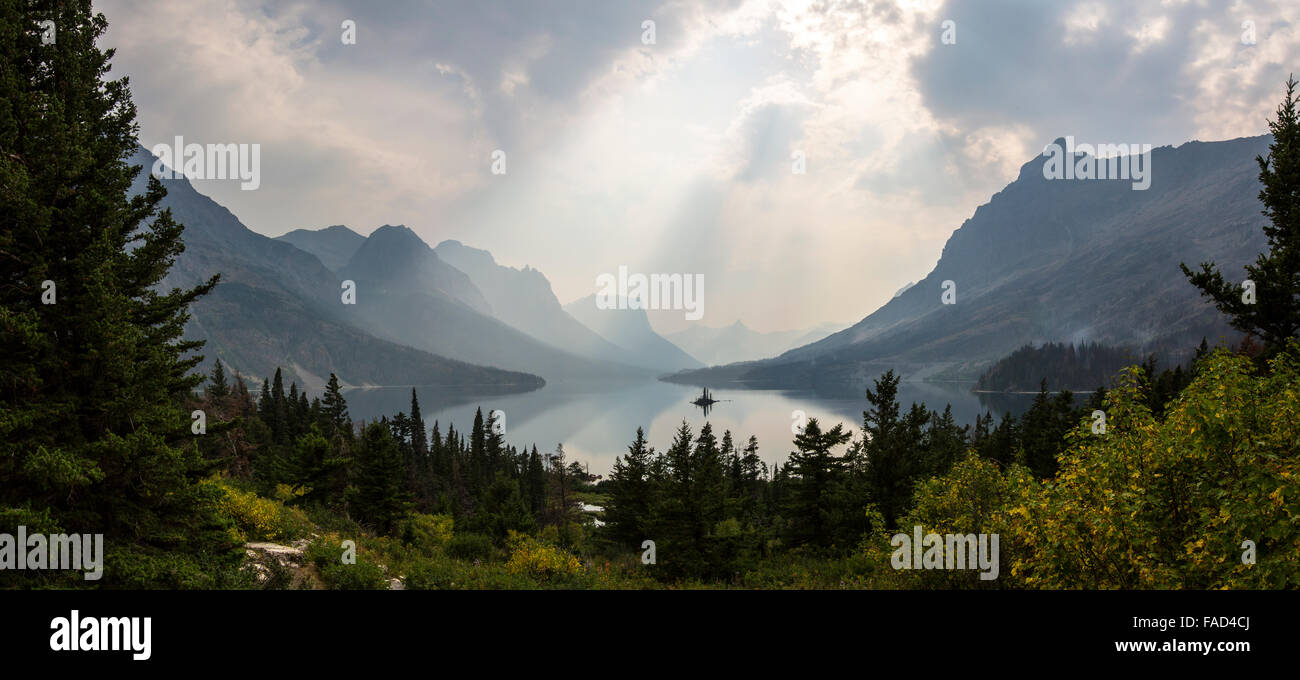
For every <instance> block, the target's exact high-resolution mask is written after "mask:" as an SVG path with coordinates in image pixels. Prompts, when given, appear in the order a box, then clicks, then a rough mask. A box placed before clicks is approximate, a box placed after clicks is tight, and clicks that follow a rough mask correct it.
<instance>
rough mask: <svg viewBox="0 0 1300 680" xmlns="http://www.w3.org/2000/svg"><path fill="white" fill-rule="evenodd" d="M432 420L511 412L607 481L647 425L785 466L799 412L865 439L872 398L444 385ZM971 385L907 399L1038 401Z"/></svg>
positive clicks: (943, 386) (912, 389)
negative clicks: (749, 447) (479, 411)
mask: <svg viewBox="0 0 1300 680" xmlns="http://www.w3.org/2000/svg"><path fill="white" fill-rule="evenodd" d="M415 389H416V391H417V392H418V394H419V397H420V410H421V412H422V414H423V415H424V420H425V423H426V424H427V425H428V426H429V427H430V428H432V427H433V423H434V421H435V420H436V421H438V423H439V426H440V428H441V432H442V433H443V434H444V435H446V433H447V424H448V423H452V424H454V425H455V426H456V429H457V430H458V431H465V432H468V430H469V429H470V427H471V426H472V425H473V423H474V411H475V409H476V408H478V407H480V406H481V407H482V408H483V413H484V417H486V416H487V414H488V413H489V412H490V411H492V410H495V409H499V410H501V411H504V412H505V433H506V441H507V442H508V443H509V444H511V445H513V446H516V447H519V448H523V447H525V446H526V447H529V448H531V447H532V445H533V444H536V445H537V449H538V451H541V452H543V453H546V452H551V451H554V450H555V448H556V446H557V445H559V444H563V445H564V451H565V455H566V456H567V458H568V459H569V460H577V461H579V462H582V463H585V464H587V465H588V466H589V469H590V471H591V472H592V473H593V474H598V475H607V474H608V473H609V469H610V467H611V466H612V465H613V464H614V457H615V456H621V455H624V454H626V453H627V447H628V445H629V444H631V442H632V440H633V438H635V436H636V429H637V428H638V427H643V428H645V430H646V436H647V438H648V439H649V441H650V444H651V445H653V446H654V447H655V449H656V450H660V451H662V450H664V449H667V448H668V446H669V444H671V443H672V437H673V433H674V432H675V430H676V429H677V427H678V426H679V425H681V422H682V420H686V421H687V422H688V423H690V425H691V430H692V431H693V432H697V433H698V432H699V429H700V427H701V426H702V425H704V423H705V422H706V420H707V421H708V422H711V423H712V424H713V429H714V431H715V433H716V434H717V436H718V438H719V439H721V437H722V432H723V430H728V429H729V430H731V433H732V436H733V438H734V439H735V441H736V444H737V446H738V447H739V446H743V445H744V444H745V442H747V441H748V440H749V436H750V435H751V434H752V435H756V436H757V437H758V445H759V455H760V456H762V458H763V460H764V461H766V462H767V464H768V465H769V466H771V465H772V464H773V463H774V462H784V461H785V459H786V456H787V455H788V453H789V451H790V448H791V440H792V439H793V433H792V431H791V427H792V425H793V423H794V420H793V416H792V412H793V411H796V410H802V411H803V412H805V413H806V414H807V416H808V417H809V418H817V419H818V421H819V422H821V423H822V425H823V427H824V428H825V427H833V426H834V425H835V423H841V422H842V423H844V425H845V427H846V428H851V429H852V430H853V431H854V433H855V436H856V434H857V433H858V432H859V431H860V430H861V428H862V411H863V410H864V409H866V408H867V401H866V398H865V396H864V397H860V398H856V399H849V398H844V397H839V396H837V397H829V396H819V395H818V394H817V393H815V392H812V391H793V390H740V389H735V390H728V389H719V390H713V392H714V393H713V397H714V398H715V399H719V400H720V402H719V403H717V404H715V405H714V406H713V407H712V408H711V409H710V411H709V415H708V417H707V418H705V416H704V413H703V411H702V410H701V409H700V408H699V407H698V406H695V405H694V404H692V403H691V401H692V400H694V399H695V398H696V397H697V396H699V388H697V387H689V386H685V385H674V384H670V383H664V382H657V381H655V382H638V383H619V384H564V383H559V384H548V385H546V386H545V387H542V388H541V389H539V390H534V391H532V392H525V393H522V394H504V395H503V394H491V393H488V392H484V391H482V390H473V389H467V388H446V387H439V386H425V387H420V386H416V387H415ZM970 389H971V385H970V384H967V383H902V384H901V385H900V386H899V401H900V402H901V403H902V404H903V408H904V409H906V408H908V407H909V406H910V405H911V403H912V402H914V401H916V402H925V404H926V406H927V407H929V408H931V409H934V410H940V411H941V410H942V409H943V406H944V405H945V404H952V409H953V417H954V418H955V419H956V420H957V422H958V423H959V424H971V423H974V421H975V416H976V415H977V414H982V413H984V412H985V411H991V412H992V413H993V414H994V415H995V416H997V417H998V418H1001V417H1002V414H1003V413H1005V412H1007V411H1010V412H1011V413H1013V414H1015V415H1019V414H1020V413H1022V412H1023V411H1024V410H1025V409H1026V408H1028V406H1029V404H1030V402H1031V401H1032V400H1033V395H1006V394H996V395H988V394H974V393H972V392H971V391H970ZM344 397H345V398H346V399H347V402H348V411H349V413H350V414H351V416H352V419H353V420H354V421H359V420H362V419H365V420H367V421H369V420H374V419H377V418H379V417H380V416H383V415H388V416H392V415H393V414H396V413H398V412H399V411H400V412H407V411H409V410H410V406H411V388H410V387H378V388H366V389H360V388H358V389H350V390H346V391H345V392H344Z"/></svg>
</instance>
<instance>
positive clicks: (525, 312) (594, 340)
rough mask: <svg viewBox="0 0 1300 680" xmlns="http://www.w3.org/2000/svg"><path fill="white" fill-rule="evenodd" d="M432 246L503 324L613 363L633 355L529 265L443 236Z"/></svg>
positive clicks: (563, 347) (627, 359)
mask: <svg viewBox="0 0 1300 680" xmlns="http://www.w3.org/2000/svg"><path fill="white" fill-rule="evenodd" d="M433 251H434V252H435V253H437V254H438V256H439V257H441V258H442V259H443V261H445V262H447V264H450V265H451V266H453V267H455V268H456V269H459V270H460V271H462V272H464V273H465V274H466V275H468V276H469V279H470V281H472V282H473V283H474V285H475V286H477V287H478V289H479V291H481V292H482V293H483V296H484V297H486V298H487V301H488V304H489V305H490V306H491V308H492V313H493V316H495V317H496V318H498V319H500V320H502V321H504V322H506V323H507V324H510V325H511V326H513V327H515V328H517V329H519V330H521V331H523V332H524V333H527V334H528V335H531V336H532V337H534V338H536V339H538V340H541V341H542V342H545V343H548V344H550V345H552V346H555V347H557V348H560V349H563V350H566V351H569V352H572V353H575V354H579V355H581V356H585V357H591V358H596V359H603V360H606V361H614V362H630V359H632V357H628V356H627V353H626V352H624V351H623V350H621V349H619V348H618V347H615V346H614V345H613V344H612V343H610V342H609V341H607V340H605V339H604V338H602V337H600V336H599V335H597V334H596V332H595V331H592V330H591V329H589V328H587V327H586V326H584V325H582V324H581V323H580V322H579V321H578V320H577V319H575V318H573V317H572V316H570V315H569V313H568V312H566V311H564V308H563V307H562V306H561V305H560V301H559V299H557V298H556V297H555V293H554V292H553V291H552V290H551V282H550V281H548V280H547V279H546V276H545V275H544V274H542V273H541V272H540V271H538V270H536V269H533V268H531V267H524V268H523V269H515V268H514V267H506V266H503V265H499V264H497V262H496V260H495V259H494V258H493V257H492V253H490V252H488V251H486V250H480V249H478V248H471V247H469V246H466V245H464V244H462V243H461V242H460V241H443V242H442V243H439V244H438V247H436V248H434V249H433ZM631 363H634V362H631ZM656 368H665V369H667V367H656ZM669 370H672V369H669Z"/></svg>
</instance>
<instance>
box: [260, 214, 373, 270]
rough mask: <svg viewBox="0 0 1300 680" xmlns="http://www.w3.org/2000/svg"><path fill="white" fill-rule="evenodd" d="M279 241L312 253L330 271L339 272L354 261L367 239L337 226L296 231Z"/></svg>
mask: <svg viewBox="0 0 1300 680" xmlns="http://www.w3.org/2000/svg"><path fill="white" fill-rule="evenodd" d="M275 240H277V241H284V242H285V243H289V244H291V245H293V246H294V247H296V248H298V249H299V250H302V251H305V252H308V253H311V254H312V255H315V256H316V259H318V260H320V262H321V264H323V265H325V266H326V267H327V268H328V269H329V270H330V271H332V272H337V271H338V270H340V269H342V268H343V265H345V264H347V263H348V260H350V259H352V255H353V254H354V253H356V252H357V249H358V248H360V247H361V244H362V243H365V242H366V237H364V236H362V235H361V234H358V233H357V232H355V231H352V230H351V229H348V228H347V227H345V226H343V225H341V224H336V225H334V226H332V227H325V228H324V229H314V230H313V229H294V230H293V231H291V232H289V233H287V234H284V235H283V236H277V237H275Z"/></svg>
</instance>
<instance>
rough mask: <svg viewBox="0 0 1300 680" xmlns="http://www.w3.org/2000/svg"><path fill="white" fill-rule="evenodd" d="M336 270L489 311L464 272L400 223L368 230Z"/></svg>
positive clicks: (391, 287)
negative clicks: (353, 250) (366, 234)
mask: <svg viewBox="0 0 1300 680" xmlns="http://www.w3.org/2000/svg"><path fill="white" fill-rule="evenodd" d="M339 273H340V276H342V277H343V278H344V279H351V280H354V281H358V282H359V281H366V282H367V283H371V284H378V285H380V286H381V287H382V288H383V289H385V290H395V291H399V292H411V291H419V292H422V293H426V294H438V295H443V296H445V297H447V298H448V299H450V300H455V301H457V302H460V303H461V304H464V305H465V306H467V307H469V308H470V309H473V310H474V311H476V312H479V313H480V314H491V313H492V306H491V305H489V304H488V301H487V298H485V297H483V293H481V292H479V289H478V287H476V286H475V285H474V283H473V282H472V281H470V279H469V277H468V276H466V275H465V273H464V272H462V271H461V270H459V269H457V268H455V267H453V266H451V265H449V264H447V263H446V262H443V261H442V258H440V257H438V254H437V253H435V252H433V248H430V247H429V244H427V243H425V242H424V241H423V240H422V239H421V238H420V237H419V236H417V235H416V233H415V232H413V231H411V230H410V229H407V228H406V227H405V226H403V225H396V226H393V225H388V224H386V225H384V226H382V227H380V228H378V229H376V230H374V231H373V232H371V234H370V236H368V237H366V240H365V242H364V243H362V244H361V247H360V248H357V250H356V252H355V253H353V255H352V258H351V259H350V260H348V263H347V264H346V265H344V267H343V268H342V269H341V270H340V272H339Z"/></svg>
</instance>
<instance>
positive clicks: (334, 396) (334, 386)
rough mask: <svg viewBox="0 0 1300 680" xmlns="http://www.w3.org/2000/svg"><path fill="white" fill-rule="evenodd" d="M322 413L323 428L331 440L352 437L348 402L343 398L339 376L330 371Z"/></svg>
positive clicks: (348, 439) (346, 439) (347, 439)
mask: <svg viewBox="0 0 1300 680" xmlns="http://www.w3.org/2000/svg"><path fill="white" fill-rule="evenodd" d="M321 414H322V415H323V416H324V419H325V422H324V423H322V425H324V427H323V428H322V429H323V430H324V431H325V435H326V437H328V438H329V439H331V440H333V439H336V438H340V437H341V438H342V439H343V440H345V441H350V440H351V439H352V419H351V418H350V417H349V416H348V404H347V402H346V401H345V400H344V399H343V390H342V389H341V388H340V387H339V378H338V376H336V375H334V374H333V373H330V379H329V382H328V383H327V384H326V385H325V396H324V397H323V398H322V399H321Z"/></svg>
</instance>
